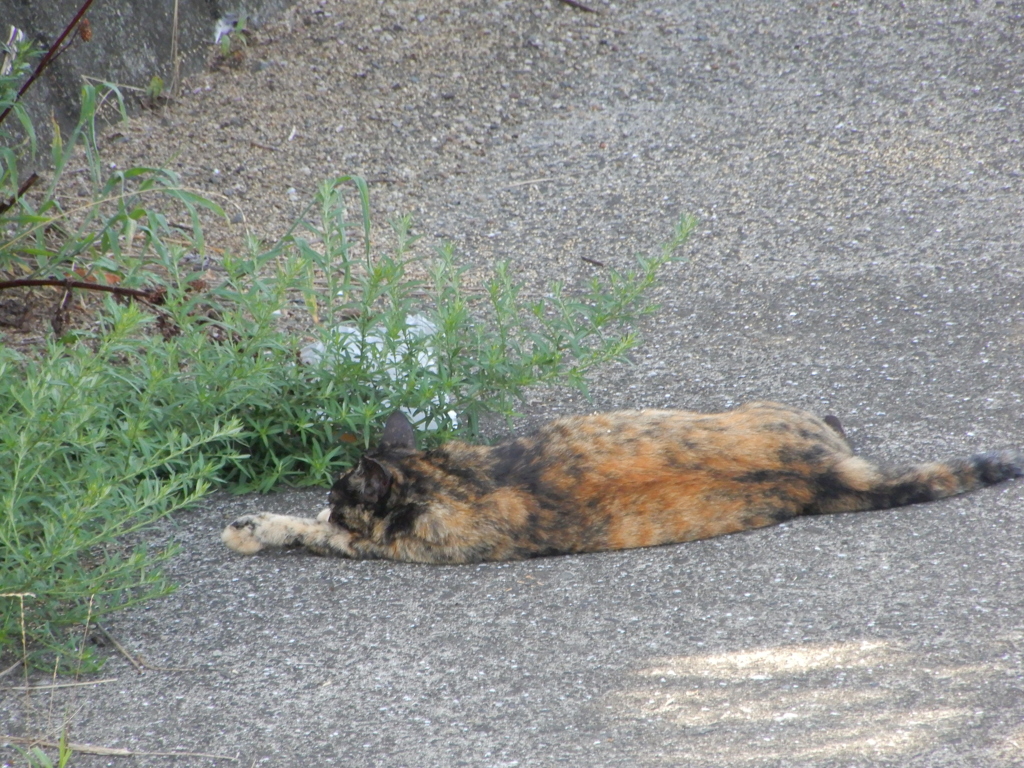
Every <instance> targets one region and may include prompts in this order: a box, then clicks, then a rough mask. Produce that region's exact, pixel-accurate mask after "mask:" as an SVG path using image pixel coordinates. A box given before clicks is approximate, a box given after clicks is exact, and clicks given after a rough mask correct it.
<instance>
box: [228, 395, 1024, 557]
mask: <svg viewBox="0 0 1024 768" xmlns="http://www.w3.org/2000/svg"><path fill="white" fill-rule="evenodd" d="M1022 474H1024V455H1022V454H1021V453H1019V452H1016V451H1001V452H993V453H980V454H977V455H975V456H971V457H970V458H965V459H955V460H953V461H948V462H943V463H934V464H919V465H916V466H912V467H909V468H905V469H900V470H894V471H891V470H883V469H879V468H878V467H876V466H874V465H873V464H870V463H869V462H867V461H865V460H864V459H861V458H859V457H857V456H854V455H853V452H852V451H851V450H850V447H849V445H848V444H847V442H846V439H845V436H844V435H843V432H842V427H841V426H840V425H839V421H838V420H837V419H836V418H835V417H834V416H827V417H826V418H825V419H824V420H822V419H819V418H818V417H816V416H813V415H812V414H809V413H806V412H804V411H800V410H797V409H795V408H789V407H787V406H784V405H779V404H777V403H751V404H749V405H744V406H742V407H740V408H737V409H736V410H734V411H729V412H728V413H719V414H709V415H704V414H699V413H689V412H686V411H634V412H625V411H623V412H616V413H606V414H600V415H594V416H578V417H573V418H564V419H559V420H557V421H554V422H551V423H550V424H547V425H546V426H544V427H542V428H541V429H540V430H539V431H537V432H536V433H535V434H533V435H531V436H529V437H520V438H517V439H514V440H510V441H507V442H504V443H501V444H499V445H494V446H478V445H467V444H465V443H458V442H453V443H448V444H447V445H443V446H441V447H440V448H436V449H434V450H432V451H426V452H421V451H417V450H416V443H415V438H414V435H413V430H412V427H411V426H410V425H409V422H408V420H407V419H406V418H405V416H403V415H402V414H401V413H399V412H396V413H394V414H392V416H391V417H390V418H389V419H388V422H387V425H386V427H385V428H384V435H383V437H382V438H381V443H380V445H379V447H377V448H376V449H374V450H371V451H370V452H368V453H367V454H366V455H365V456H364V457H363V458H362V459H361V460H360V462H359V464H358V465H357V466H356V467H355V469H353V470H351V471H350V472H348V473H347V474H345V475H343V476H342V477H341V478H340V479H339V480H338V481H337V482H336V483H335V484H334V487H333V488H332V489H331V493H330V498H329V501H330V507H328V508H326V509H324V510H323V511H322V512H321V513H320V514H319V515H318V516H317V517H316V519H311V518H301V517H290V516H285V515H272V514H266V513H264V514H258V515H246V516H245V517H241V518H239V519H238V520H236V521H235V522H233V523H231V525H229V526H228V527H227V528H225V529H224V533H223V535H222V538H223V540H224V542H225V543H226V544H227V545H228V546H229V547H231V549H234V550H236V551H238V552H242V553H244V554H252V553H255V552H257V551H259V550H260V549H262V548H264V547H268V546H275V547H289V546H304V547H307V548H308V549H310V550H313V551H314V552H318V553H321V554H337V555H342V556H344V557H352V558H388V559H391V560H403V561H409V562H420V563H473V562H479V561H483V560H517V559H521V558H526V557H538V556H543V555H556V554H566V553H572V552H595V551H599V550H610V549H629V548H631V547H649V546H654V545H657V544H670V543H673V542H681V541H691V540H693V539H704V538H709V537H711V536H719V535H721V534H725V533H733V532H735V531H743V530H746V529H748V528H760V527H762V526H766V525H773V524H776V523H781V522H783V521H784V520H789V519H790V518H793V517H796V516H798V515H813V514H822V513H827V512H856V511H859V510H868V509H885V508H887V507H898V506H901V505H904V504H916V503H918V502H922V501H932V500H934V499H941V498H944V497H946V496H953V495H955V494H958V493H964V492H966V491H971V490H974V489H976V488H981V487H983V486H986V485H991V484H993V483H998V482H1000V481H1003V480H1006V479H1009V478H1012V477H1020V476H1021V475H1022Z"/></svg>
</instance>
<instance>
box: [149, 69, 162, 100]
mask: <svg viewBox="0 0 1024 768" xmlns="http://www.w3.org/2000/svg"><path fill="white" fill-rule="evenodd" d="M163 94H164V79H163V78H162V77H160V75H153V76H152V77H151V78H149V85H147V86H146V90H145V96H146V98H147V99H148V100H149V101H150V102H151V103H153V102H156V101H157V100H158V99H159V98H160V97H161V96H163Z"/></svg>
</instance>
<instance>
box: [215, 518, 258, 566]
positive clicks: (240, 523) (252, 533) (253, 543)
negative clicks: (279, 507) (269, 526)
mask: <svg viewBox="0 0 1024 768" xmlns="http://www.w3.org/2000/svg"><path fill="white" fill-rule="evenodd" d="M267 517H268V515H267V514H266V513H265V512H262V513H260V514H258V515H243V516H242V517H240V518H238V519H237V520H235V521H234V522H233V523H231V524H230V525H229V526H228V527H227V528H225V529H224V531H223V533H221V535H220V540H221V541H223V542H224V543H225V544H227V545H228V548H229V549H233V550H235V552H240V553H241V554H243V555H255V554H256V553H257V552H259V551H260V550H261V549H263V542H262V541H260V537H259V534H258V533H257V530H258V529H259V527H260V526H261V525H262V524H263V523H264V522H265V521H266V519H267Z"/></svg>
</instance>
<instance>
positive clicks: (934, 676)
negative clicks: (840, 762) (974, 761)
mask: <svg viewBox="0 0 1024 768" xmlns="http://www.w3.org/2000/svg"><path fill="white" fill-rule="evenodd" d="M956 655H957V654H955V653H948V652H946V653H937V652H929V653H923V654H922V653H912V652H909V651H907V650H904V649H901V648H899V647H898V646H896V645H895V644H893V643H889V642H877V641H872V642H849V643H837V644H833V645H791V646H783V647H779V648H761V649H755V650H747V651H739V652H735V653H724V654H707V655H693V656H677V657H671V658H664V659H659V660H656V661H655V663H654V664H652V665H651V666H649V667H647V668H644V669H641V670H640V673H639V675H638V677H639V680H638V684H637V685H636V687H634V688H633V689H632V690H628V691H626V692H624V693H622V694H620V695H619V696H618V697H617V705H618V706H621V707H623V708H624V709H625V710H626V711H624V712H621V713H620V714H622V715H625V716H628V717H633V718H636V719H638V720H642V721H644V722H645V723H649V724H652V725H657V726H660V727H661V728H664V729H665V731H666V739H665V741H664V742H663V746H664V757H665V758H666V759H672V760H679V759H686V760H692V761H694V762H705V761H707V762H712V763H713V762H717V761H721V762H723V763H724V762H728V763H729V764H737V763H748V762H749V763H759V762H763V761H767V760H781V759H788V760H834V759H853V758H861V759H872V758H874V759H882V758H889V759H894V758H898V757H899V756H900V755H910V754H914V753H916V752H918V751H920V750H921V749H924V748H933V747H935V746H936V745H939V744H942V743H943V742H947V741H948V742H950V743H951V744H953V743H955V741H956V734H957V732H958V731H959V730H961V729H966V728H973V727H977V726H978V725H979V724H981V722H982V721H983V720H984V718H985V708H986V705H987V706H988V707H990V708H991V707H992V706H993V701H992V695H993V693H994V691H993V688H997V689H998V688H999V687H1000V686H999V685H998V681H1000V680H1003V681H1006V680H1008V679H1009V678H1010V677H1015V676H1016V670H1015V669H1014V668H1013V665H1012V664H1009V663H1008V664H1007V665H1003V666H1000V665H998V664H985V665H979V664H972V663H969V662H962V661H958V660H957V659H956V658H955V656H956ZM609 704H611V705H612V708H616V709H617V708H618V706H616V704H615V703H613V702H609ZM676 737H678V738H676ZM1022 744H1024V731H1019V732H1017V733H1016V734H1015V735H1011V736H1010V737H1009V738H1007V739H1006V740H1005V743H1003V744H995V743H993V745H992V754H993V758H994V759H995V760H996V761H998V762H997V764H1000V765H1001V764H1004V761H1005V764H1013V762H1014V760H1019V759H1020V757H1021V755H1022V754H1024V750H1022V749H1021V745H1022ZM1014 755H1015V756H1016V757H1014Z"/></svg>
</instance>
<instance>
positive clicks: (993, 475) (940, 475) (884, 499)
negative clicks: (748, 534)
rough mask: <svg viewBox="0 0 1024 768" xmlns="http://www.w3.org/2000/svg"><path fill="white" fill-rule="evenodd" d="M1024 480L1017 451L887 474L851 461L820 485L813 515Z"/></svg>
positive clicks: (890, 504)
mask: <svg viewBox="0 0 1024 768" xmlns="http://www.w3.org/2000/svg"><path fill="white" fill-rule="evenodd" d="M1022 476H1024V454H1022V453H1020V452H1018V451H1013V450H1007V451H991V452H988V453H977V454H975V455H974V456H970V457H968V458H965V459H954V460H952V461H943V462H933V463H928V464H915V465H914V466H911V467H905V468H903V469H895V470H886V469H881V468H879V467H877V466H875V465H873V464H871V463H870V462H867V461H865V460H864V459H862V458H860V457H857V456H851V457H849V458H846V459H843V460H842V461H840V462H839V463H838V464H836V465H835V466H834V467H833V468H832V470H830V471H829V472H827V473H825V474H823V475H821V476H820V477H819V479H818V495H817V500H816V502H815V503H814V504H813V505H812V509H811V510H810V511H811V512H812V514H813V513H823V512H859V511H864V510H869V509H889V508H890V507H902V506H905V505H907V504H919V503H921V502H925V501H935V500H936V499H944V498H946V497H948V496H956V495H957V494H961V493H967V492H968V491H974V490H977V489H978V488H984V487H985V486H988V485H995V484H996V483H1001V482H1003V481H1004V480H1009V479H1011V478H1014V477H1022Z"/></svg>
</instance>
